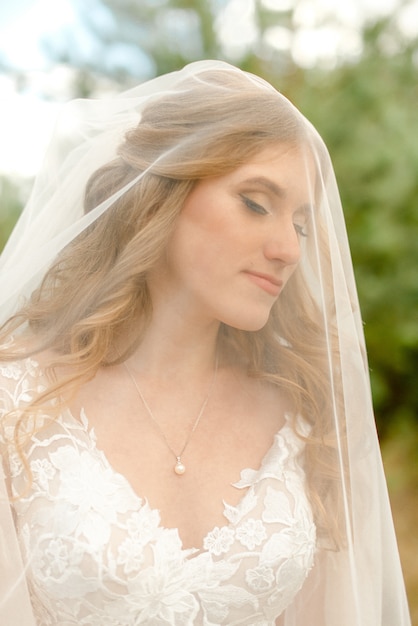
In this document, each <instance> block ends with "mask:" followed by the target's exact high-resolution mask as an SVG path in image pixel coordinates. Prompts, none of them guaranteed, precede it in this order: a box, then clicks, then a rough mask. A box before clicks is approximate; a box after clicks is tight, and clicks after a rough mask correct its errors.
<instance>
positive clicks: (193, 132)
mask: <svg viewBox="0 0 418 626" xmlns="http://www.w3.org/2000/svg"><path fill="white" fill-rule="evenodd" d="M225 87H226V89H225ZM309 132H310V131H309V127H308V125H305V124H304V123H301V116H300V114H299V113H297V112H296V110H295V109H294V107H293V106H292V105H291V104H290V103H289V102H288V101H287V100H286V99H285V98H282V97H281V96H280V95H279V94H278V93H277V92H276V91H275V90H274V89H273V88H272V87H270V86H267V85H266V84H264V83H260V82H259V81H257V80H253V79H249V78H248V77H247V76H246V75H245V74H243V73H234V74H231V73H225V72H222V71H207V72H204V73H202V75H199V79H198V80H196V79H185V81H184V83H183V84H182V85H180V86H179V89H178V91H177V93H176V94H175V95H173V94H172V93H171V94H170V93H169V94H168V95H166V96H164V97H161V98H159V99H155V100H154V101H151V102H150V104H149V105H148V106H147V107H146V108H145V109H144V111H143V113H142V117H141V120H140V122H139V124H138V125H137V126H136V127H135V128H132V129H131V130H129V131H128V132H127V133H126V136H125V140H124V141H123V143H122V144H121V145H120V147H119V149H118V156H117V157H116V159H114V160H113V161H111V162H110V163H107V164H106V165H104V166H103V167H101V168H99V169H98V170H97V171H96V172H95V173H94V174H93V175H92V176H91V177H90V179H89V181H88V183H87V186H86V190H85V211H87V212H88V211H90V210H92V209H93V208H94V207H95V206H97V205H98V204H99V203H100V202H102V201H103V200H105V199H106V198H109V197H110V196H111V195H112V194H113V193H114V192H116V191H118V190H119V189H122V188H123V187H124V186H125V185H127V184H128V183H129V182H130V181H133V180H134V179H135V178H136V177H138V175H139V174H140V173H141V172H144V175H143V176H142V177H141V178H140V179H139V180H138V182H136V183H135V184H134V185H133V186H132V187H131V188H130V189H129V190H128V191H126V192H125V193H124V194H122V196H121V197H120V198H119V199H118V200H116V201H115V202H114V203H113V205H112V207H111V208H109V209H108V210H107V212H105V213H104V214H103V215H102V216H101V217H99V218H98V219H97V220H96V221H95V222H93V224H92V225H91V226H89V227H88V228H87V229H86V230H85V231H84V232H83V233H82V234H81V235H79V236H78V237H77V238H76V239H74V241H73V242H72V243H70V244H69V245H68V246H67V247H66V248H65V249H64V250H63V251H62V252H61V254H60V255H59V257H58V258H57V259H56V261H55V263H54V264H53V266H52V267H51V268H50V269H49V271H48V272H47V273H46V275H45V277H44V279H43V281H42V284H41V285H40V286H39V288H38V289H36V291H34V293H33V294H32V296H31V298H30V300H29V302H28V303H27V305H26V306H24V307H23V308H22V309H21V310H20V311H19V312H18V314H16V315H15V316H14V317H13V318H11V319H10V320H9V322H8V323H7V324H6V325H5V326H4V327H3V329H2V332H1V336H3V337H5V336H8V335H9V334H10V333H11V332H14V331H15V330H16V329H18V328H19V327H20V326H22V325H27V326H28V327H29V328H30V331H31V336H32V339H33V340H34V344H33V345H34V347H32V348H31V350H30V353H31V354H34V353H36V352H40V351H42V350H45V349H52V350H54V352H55V353H56V354H57V357H56V359H55V360H54V363H51V368H52V369H53V368H54V367H56V366H58V365H67V366H68V365H69V366H72V368H70V369H71V372H72V373H71V374H70V375H69V376H68V377H67V378H66V379H60V380H58V381H55V382H51V385H50V387H49V388H48V389H47V390H46V391H45V392H44V393H42V394H40V395H39V396H38V397H37V398H35V399H34V400H33V401H32V402H31V404H30V405H29V406H28V407H26V408H25V409H23V410H22V411H21V415H20V417H19V422H18V426H19V424H22V423H23V422H24V420H25V419H26V418H27V417H28V416H29V415H30V413H31V412H33V411H34V410H36V409H38V408H40V407H42V406H47V405H48V403H50V402H51V400H57V399H62V398H64V397H65V395H66V394H68V393H70V392H74V391H75V390H76V389H77V388H79V386H81V385H82V384H83V383H84V382H86V381H87V380H88V379H90V378H92V377H93V376H94V375H95V373H96V372H97V370H98V368H99V367H101V366H106V365H110V364H115V363H117V362H120V361H123V360H125V359H126V358H127V357H128V355H129V354H130V353H131V352H132V351H133V350H134V349H135V347H136V346H137V345H138V343H140V341H141V336H142V333H143V332H144V331H145V329H146V326H147V323H148V320H149V319H150V316H151V315H152V303H151V299H150V296H149V292H148V287H147V274H148V272H149V271H150V270H151V269H152V268H153V267H154V265H155V263H156V262H157V261H158V260H159V259H160V256H161V253H162V251H163V250H164V248H165V245H166V243H167V241H168V239H169V237H170V235H171V233H172V230H173V227H174V225H175V222H176V217H177V216H178V214H179V212H180V211H181V209H182V206H183V204H184V202H185V199H186V198H187V196H188V194H189V193H190V191H191V189H192V187H193V185H194V184H195V183H196V181H198V180H201V179H203V178H208V177H213V176H219V175H222V174H224V173H226V172H228V171H232V170H234V169H236V168H237V167H239V166H240V165H242V164H244V163H246V162H247V161H248V160H249V159H251V157H253V156H254V155H256V154H257V153H259V152H260V151H261V150H263V149H264V148H265V147H266V146H267V145H272V144H277V143H278V142H285V143H296V142H297V143H302V142H303V141H304V140H305V139H307V137H308V133H309ZM309 141H313V138H312V136H309ZM318 149H319V148H318ZM308 293H309V290H308V288H307V286H306V285H305V283H304V279H303V277H302V275H301V273H300V272H298V271H296V274H295V275H294V277H293V278H292V280H291V281H290V283H289V285H288V286H287V287H286V290H285V292H284V294H283V295H282V296H281V297H280V299H279V300H278V301H277V302H276V304H275V306H274V307H273V310H272V313H271V316H270V319H269V321H268V323H267V325H266V326H265V327H264V328H263V329H262V330H260V331H258V332H252V333H250V332H245V331H241V330H237V329H233V328H229V327H226V326H222V327H221V330H220V334H219V341H220V343H221V347H222V345H223V346H227V348H228V350H227V352H228V354H229V355H230V357H231V358H233V359H236V360H237V362H239V363H241V364H245V366H246V367H247V370H248V372H249V373H250V374H251V375H253V376H258V377H263V378H265V379H268V380H269V381H271V382H272V383H274V384H276V385H280V386H282V387H283V388H285V389H286V391H287V393H289V394H290V395H291V397H292V399H293V404H294V406H295V414H296V413H301V414H302V415H304V416H306V418H307V420H308V421H309V422H310V423H311V432H310V435H309V436H307V437H306V441H307V445H306V454H305V465H306V471H307V481H308V491H309V493H310V495H311V501H312V504H313V508H314V512H315V518H316V523H317V527H318V528H319V529H326V530H324V533H326V534H327V536H328V537H330V538H332V539H333V540H334V541H336V537H337V535H338V514H337V509H338V507H336V506H335V499H336V493H337V491H338V488H337V486H336V476H337V469H336V453H335V441H334V440H333V438H332V437H331V433H332V432H333V431H334V430H335V427H334V424H333V419H334V418H333V415H332V406H331V401H330V397H329V394H330V391H329V386H328V385H327V380H328V377H329V361H328V356H327V351H326V347H325V338H324V333H323V320H322V316H321V313H320V311H319V309H318V307H317V306H316V305H315V303H314V302H313V301H309V300H308V296H307V294H308ZM74 294H77V296H76V297H74ZM138 320H139V321H140V324H139V325H138ZM130 328H132V329H133V328H135V335H136V340H135V341H134V342H129V343H126V342H125V343H124V339H125V338H126V336H127V334H128V331H129V329H130ZM1 336H0V339H1ZM283 339H285V341H283ZM23 341H24V339H23ZM121 342H122V346H123V348H122V349H120V345H121ZM18 343H19V342H17V343H16V344H15V346H17V345H18ZM21 345H22V344H21ZM21 345H20V346H19V347H18V348H17V347H11V348H7V349H4V350H2V354H1V356H2V358H3V360H5V359H11V358H16V355H17V354H19V356H21ZM117 345H118V346H119V349H118V350H116V346H117ZM26 353H27V354H29V351H28V350H27V351H26ZM306 355H308V358H307V357H306ZM321 373H322V375H321ZM67 397H68V396H67ZM62 402H64V400H62ZM49 406H50V405H49ZM61 406H62V404H61ZM50 410H52V409H50ZM295 428H296V426H295ZM333 500H334V505H333V508H334V510H335V511H336V512H335V515H333V514H332V513H330V510H329V508H328V511H327V501H333Z"/></svg>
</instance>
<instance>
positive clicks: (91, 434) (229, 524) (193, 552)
mask: <svg viewBox="0 0 418 626" xmlns="http://www.w3.org/2000/svg"><path fill="white" fill-rule="evenodd" d="M65 412H66V413H67V414H68V416H69V417H70V419H71V421H72V422H74V423H75V424H77V426H78V427H80V428H81V429H82V431H83V432H84V434H85V435H86V436H87V437H88V439H89V442H90V443H91V444H92V447H93V449H94V451H95V452H96V453H97V454H98V455H99V456H100V459H101V460H102V462H103V463H104V464H105V466H106V468H107V469H108V470H109V471H110V472H111V473H112V474H113V475H114V476H115V477H117V478H118V480H122V482H123V484H124V485H125V487H126V488H127V489H128V490H129V492H130V494H131V496H132V497H133V500H134V501H135V502H136V507H135V510H136V511H139V510H140V509H141V508H142V507H143V506H144V503H146V504H147V505H148V507H149V511H150V513H151V514H152V513H154V514H155V513H156V514H157V515H158V520H159V522H158V527H159V528H160V529H161V530H162V531H169V532H173V531H174V532H176V534H177V538H178V540H179V542H180V545H181V551H182V553H183V554H184V555H185V557H186V558H196V557H198V556H200V555H202V554H207V553H209V550H207V549H205V547H204V544H205V540H206V538H207V537H208V536H209V535H210V534H211V533H212V532H213V531H214V530H215V529H217V528H228V529H231V528H233V527H234V526H235V525H236V523H237V522H233V521H230V520H229V519H228V517H227V515H226V511H227V508H228V507H229V508H231V509H235V510H240V509H242V508H243V507H244V505H245V502H246V500H247V499H248V498H249V497H250V496H252V495H253V493H254V488H255V484H256V481H254V483H253V484H252V485H249V486H248V488H247V490H246V491H245V493H244V494H243V495H242V497H241V498H240V500H239V501H238V503H237V504H235V505H230V504H228V502H227V501H226V500H225V499H222V503H223V505H224V509H223V511H222V515H223V517H224V519H225V522H226V523H225V524H223V525H221V526H220V525H219V524H216V525H215V526H213V527H212V528H211V529H210V530H209V531H208V532H207V533H206V534H205V535H204V536H203V537H202V540H201V547H200V548H198V547H195V546H193V547H190V548H189V547H185V545H184V541H183V539H182V536H181V533H180V529H179V528H176V527H170V526H163V524H162V523H161V510H160V509H159V508H156V507H151V506H150V505H149V503H148V499H147V497H146V496H140V495H139V494H138V493H137V491H136V490H135V489H134V488H133V486H132V484H131V481H130V480H129V478H128V477H127V476H125V474H123V473H122V472H119V471H118V470H117V469H116V468H115V467H114V466H113V464H112V463H111V462H110V461H109V459H108V457H107V455H106V453H105V452H104V451H103V450H102V449H101V448H100V447H99V446H98V445H97V438H96V434H95V431H94V427H92V426H90V424H89V420H88V416H87V413H86V411H85V410H84V408H83V407H82V408H81V409H80V418H79V419H77V418H76V417H75V416H74V415H73V413H72V411H71V410H70V409H69V408H67V409H66V411H65ZM287 428H289V417H288V415H287V414H285V415H284V422H283V424H282V425H281V427H280V428H279V429H278V430H277V432H276V433H275V434H274V437H273V443H272V444H271V446H270V447H269V448H268V450H267V451H266V453H265V454H264V455H263V457H262V459H261V461H260V464H259V467H258V468H257V469H254V468H250V467H245V468H244V469H242V470H241V471H240V472H239V475H240V480H242V477H243V475H244V474H245V473H246V472H253V473H254V475H255V476H257V475H258V474H259V472H260V471H261V470H262V468H263V466H264V465H265V463H266V460H267V459H268V457H269V456H270V455H271V454H272V453H273V451H274V450H275V449H276V448H277V445H278V435H279V434H280V433H282V432H283V430H285V429H287ZM238 482H239V481H237V482H236V483H231V485H232V486H233V487H235V488H236V489H245V487H239V486H238Z"/></svg>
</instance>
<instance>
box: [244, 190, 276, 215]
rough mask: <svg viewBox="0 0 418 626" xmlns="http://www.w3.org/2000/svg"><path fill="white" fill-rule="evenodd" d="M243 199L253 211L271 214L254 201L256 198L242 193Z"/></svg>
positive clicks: (260, 213)
mask: <svg viewBox="0 0 418 626" xmlns="http://www.w3.org/2000/svg"><path fill="white" fill-rule="evenodd" d="M241 200H242V201H243V202H244V204H245V206H246V207H247V208H248V209H250V211H253V213H258V214H259V215H270V213H269V211H267V210H266V209H265V208H264V207H263V206H261V204H258V203H257V202H254V200H251V199H250V198H247V196H243V195H241Z"/></svg>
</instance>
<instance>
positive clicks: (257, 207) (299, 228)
mask: <svg viewBox="0 0 418 626" xmlns="http://www.w3.org/2000/svg"><path fill="white" fill-rule="evenodd" d="M240 197H241V200H242V201H243V203H244V205H245V206H246V207H247V209H249V210H250V211H251V212H252V213H257V214H258V215H271V213H270V211H268V210H267V209H265V208H264V207H263V206H262V205H261V204H258V202H254V200H251V198H248V197H247V196H244V195H240ZM294 227H295V231H296V232H297V234H298V235H299V236H300V237H307V236H308V233H307V232H306V231H305V227H304V225H302V224H294Z"/></svg>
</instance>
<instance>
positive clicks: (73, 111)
mask: <svg viewBox="0 0 418 626" xmlns="http://www.w3.org/2000/svg"><path fill="white" fill-rule="evenodd" d="M196 94H197V95H196ZM237 94H238V95H239V99H240V101H241V105H240V106H241V107H242V108H243V110H245V108H246V107H248V121H247V124H246V127H245V125H243V126H242V127H241V129H240V131H239V132H238V131H236V130H235V129H234V127H233V122H232V121H231V120H233V115H232V114H231V111H232V110H233V107H234V106H236V104H235V103H236V97H237ZM196 102H197V103H198V105H197V104H196ZM215 103H216V104H215ZM257 103H258V104H259V106H260V107H261V108H260V113H259V115H258V118H257V115H252V114H250V113H251V110H250V107H257V106H258V104H257ZM215 106H216V115H217V119H218V122H217V123H215V124H214V123H209V120H210V119H211V116H213V110H214V107H215ZM150 116H151V117H152V116H154V117H152V119H153V120H154V122H153V123H156V122H155V120H157V121H158V125H159V134H158V136H156V135H155V133H154V129H153V127H152V124H151V122H150ZM228 116H229V117H228ZM181 117H182V118H183V119H182V120H181V124H180V122H179V120H180V118H181ZM281 117H284V118H286V124H285V125H284V126H283V128H281V129H280V131H277V132H276V125H277V126H279V124H280V118H281ZM173 120H174V122H173ZM138 124H139V125H141V124H142V125H143V129H144V131H143V135H142V144H141V145H140V146H139V147H138V151H137V153H135V154H133V153H131V152H129V150H128V149H127V148H126V145H125V144H124V138H125V135H126V133H127V131H129V130H130V129H132V128H135V127H136V126H137V125H138ZM228 124H229V126H228ZM228 133H229V135H230V138H232V140H231V142H230V146H232V148H231V153H230V155H229V158H230V163H231V168H234V167H237V164H240V163H245V160H246V159H248V158H250V157H251V154H253V153H254V150H256V149H261V147H262V146H263V145H264V144H266V143H269V142H270V144H273V143H274V142H277V141H284V142H296V143H297V144H298V145H299V146H300V148H301V150H302V152H303V154H304V158H305V161H306V177H307V181H308V187H309V189H310V195H311V198H310V206H311V209H310V211H309V217H308V218H307V226H306V228H307V229H308V236H307V237H302V238H301V246H302V255H301V260H300V262H299V265H298V268H297V272H295V275H294V278H292V287H291V286H290V284H289V290H288V287H286V289H285V291H284V292H283V294H282V295H281V296H280V298H279V300H278V306H277V308H276V310H275V313H274V315H275V317H276V322H277V323H276V322H275V323H276V326H274V327H272V329H270V330H271V332H270V334H268V333H267V332H266V333H265V336H264V339H263V341H264V345H265V346H266V345H267V348H268V349H267V348H266V349H264V351H261V354H260V355H259V362H260V363H261V365H260V368H261V369H262V370H263V371H265V372H267V373H268V374H269V375H272V366H271V360H272V359H273V360H274V352H275V351H280V350H282V351H286V350H287V352H290V353H292V354H290V356H289V358H290V359H292V358H293V355H297V358H298V362H302V361H303V363H306V368H308V369H309V371H310V372H313V374H312V373H311V374H310V375H309V376H310V378H309V380H310V381H311V383H310V385H311V386H310V390H309V395H310V398H311V399H310V400H309V401H306V402H305V403H304V402H302V408H305V409H306V410H308V409H309V407H311V408H312V407H314V406H316V410H317V415H319V419H320V421H321V420H323V424H322V426H321V427H319V426H318V425H317V422H316V420H315V419H314V417H313V416H311V422H312V423H311V433H310V435H308V436H307V437H306V438H307V440H308V443H309V446H310V447H309V450H311V453H310V457H309V458H310V461H309V462H310V465H307V470H306V471H307V472H308V473H309V472H310V470H309V467H310V468H311V470H312V473H311V474H309V476H310V483H309V490H310V493H311V496H312V502H313V507H314V510H316V511H317V516H318V521H317V530H318V539H317V543H318V546H317V555H316V559H315V564H314V566H313V568H312V570H311V571H310V573H309V574H308V577H307V579H306V581H305V583H304V585H303V587H302V589H301V590H300V592H299V593H298V594H297V596H296V597H295V599H294V600H293V601H292V602H291V604H290V605H289V606H288V607H287V609H286V610H285V612H284V614H283V615H282V618H281V619H282V620H283V621H282V622H279V623H280V624H283V626H302V625H303V626H306V625H307V624H315V626H378V625H379V626H395V625H396V626H408V624H410V621H409V614H408V607H407V601H406V596H405V590H404V583H403V577H402V571H401V566H400V561H399V555H398V550H397V545H396V539H395V534H394V529H393V523H392V517H391V512H390V505H389V500H388V494H387V488H386V482H385V478H384V473H383V467H382V462H381V456H380V451H379V444H378V438H377V434H376V429H375V422H374V417H373V409H372V403H371V393H370V386H369V376H368V365H367V357H366V349H365V343H364V337H363V328H362V321H361V315H360V309H359V304H358V299H357V293H356V286H355V280H354V274H353V267H352V262H351V257H350V251H349V244H348V240H347V234H346V230H345V222H344V216H343V212H342V208H341V203H340V198H339V193H338V187H337V184H336V181H335V177H334V173H333V168H332V164H331V161H330V158H329V156H328V153H327V150H326V148H325V146H324V144H323V142H322V140H321V138H320V137H319V135H318V134H317V132H316V131H315V129H314V128H313V127H312V125H311V124H310V123H309V122H308V121H307V120H306V119H305V118H304V117H303V116H302V115H301V113H299V111H297V109H296V108H295V107H294V106H293V105H292V104H291V103H290V102H289V101H288V100H286V98H284V96H282V95H281V94H280V93H278V92H277V91H276V90H275V89H274V88H273V87H272V86H271V85H269V84H268V83H266V82H265V81H263V80H262V79H260V78H258V77H256V76H253V75H251V74H248V73H245V72H242V71H241V70H238V69H237V68H234V67H232V66H230V65H228V64H226V63H223V62H221V61H202V62H197V63H192V64H190V65H188V66H186V67H185V68H184V69H183V70H181V71H179V72H174V73H172V74H168V75H165V76H161V77H158V78H155V79H153V80H151V81H149V82H147V83H145V84H143V85H140V86H138V87H136V88H134V89H131V90H129V91H127V92H125V93H122V94H120V95H118V96H116V97H112V98H108V99H102V100H76V101H73V102H70V103H68V104H67V105H66V106H65V107H64V108H63V110H62V112H61V113H60V116H59V118H58V120H57V123H56V127H55V131H54V135H53V138H52V142H51V144H50V147H49V149H48V151H47V153H46V156H45V159H44V162H43V165H42V168H41V171H40V173H39V175H38V177H37V179H36V182H35V184H34V188H33V191H32V194H31V196H30V199H29V201H28V203H27V206H26V207H25V209H24V211H23V214H22V216H21V218H20V220H19V222H18V224H17V226H16V228H15V230H14V232H13V233H12V235H11V237H10V238H9V241H8V243H7V245H6V247H5V250H4V252H3V254H2V256H1V258H0V323H1V324H4V323H6V322H7V320H9V319H10V318H11V316H13V315H15V314H17V313H19V311H21V310H22V307H25V306H26V303H27V302H28V301H29V300H30V298H31V294H33V293H36V292H37V291H39V288H40V286H41V285H42V283H43V281H44V278H45V276H46V275H47V272H48V270H49V268H51V266H53V265H54V263H56V260H57V259H60V258H63V257H62V255H64V258H65V255H66V254H67V251H71V247H72V245H73V244H74V243H77V242H78V241H79V240H80V237H83V236H84V235H85V234H88V233H89V232H91V230H92V229H94V227H95V225H96V224H99V223H100V221H101V220H102V219H103V218H105V217H106V215H107V214H110V213H111V212H112V210H114V208H115V207H117V206H119V205H120V203H121V201H123V199H124V197H130V194H131V195H133V194H135V190H136V189H137V187H138V185H140V184H141V183H142V182H143V181H145V182H146V181H147V180H148V177H150V176H151V177H155V176H157V177H163V178H164V179H168V180H171V179H176V180H184V181H187V180H199V179H200V178H202V177H203V176H208V175H213V176H216V175H221V174H222V173H223V168H225V159H224V154H223V153H224V152H225V148H224V145H225V144H224V143H223V142H224V139H225V135H226V134H228ZM243 144H244V147H243ZM245 144H248V146H247V147H246V146H245ZM234 145H237V146H238V147H237V154H235V152H234V148H233V146H234ZM254 145H255V146H259V148H254V147H253V146H254ZM121 146H122V148H121ZM124 146H125V147H124ZM196 146H200V147H201V151H202V153H205V154H204V156H205V159H206V162H209V161H210V163H211V172H210V174H207V173H205V171H204V170H203V165H201V163H200V161H199V158H197V156H196V154H198V153H199V152H198V151H196ZM238 148H239V151H240V152H239V154H238ZM245 150H247V152H246V153H245ZM220 151H223V153H222V152H220ZM251 151H252V152H251ZM220 154H222V156H223V161H222V164H220ZM202 160H203V157H202ZM312 162H313V164H314V166H313V169H314V175H312V174H311V170H312V167H311V165H310V164H312ZM108 164H113V165H112V167H114V168H116V169H118V168H119V169H118V171H119V170H120V171H122V170H123V172H124V173H123V176H122V175H121V176H120V177H119V178H118V179H116V178H115V180H113V181H111V182H110V183H109V185H108V187H107V189H104V191H100V192H98V193H97V194H96V196H94V194H93V197H95V198H96V199H95V201H94V202H93V203H92V204H91V205H90V206H89V207H88V210H86V209H85V190H86V187H88V185H90V182H89V181H91V177H92V176H93V175H94V173H95V172H97V171H98V170H99V168H104V170H103V171H104V172H106V167H107V165H108ZM112 171H113V170H112ZM115 171H116V170H115ZM109 176H110V174H109V173H108V175H107V177H106V176H104V177H102V178H101V179H100V180H101V181H102V183H103V181H105V180H106V181H108V180H109ZM154 210H155V211H156V209H155V207H154V209H153V211H154ZM147 219H148V218H147ZM152 219H153V214H150V216H149V220H150V223H151V221H152ZM174 219H175V215H174V213H173V214H172V215H171V216H168V217H167V220H168V221H170V220H171V221H173V220H174ZM144 228H145V227H144ZM144 241H145V240H144ZM157 244H158V245H157V250H155V249H152V250H150V251H149V258H152V256H153V255H154V256H155V254H156V253H157V252H158V253H161V250H162V249H163V248H162V246H163V245H164V240H163V235H162V234H161V240H160V241H157ZM144 245H145V244H144ZM154 245H155V243H154ZM102 280H103V281H104V282H105V281H106V280H107V278H106V276H104V277H103V278H102ZM109 281H110V278H109ZM105 286H106V285H105ZM71 298H72V299H74V298H77V295H75V294H72V296H71ZM71 298H69V300H68V306H70V305H71V301H72V300H71ZM86 298H87V295H86ZM86 302H87V300H86ZM90 304H91V303H90ZM16 319H17V318H16ZM22 319H23V318H22ZM312 320H315V324H313V322H312ZM311 322H312V323H311ZM26 330H27V323H26V322H25V320H23V321H22V323H21V324H20V325H19V323H16V324H14V333H15V334H17V335H19V334H20V333H24V332H25V331H26ZM48 332H49V331H48ZM310 337H311V338H312V341H314V342H316V345H315V344H314V343H312V342H310V341H309V338H310ZM230 345H232V342H231V344H230ZM231 349H232V348H231ZM272 354H273V356H272ZM0 360H1V358H0ZM289 362H290V361H289ZM318 364H320V365H318ZM317 367H319V369H317V370H316V368H317ZM315 370H316V371H317V379H318V380H315ZM281 377H282V379H283V378H286V372H284V373H281ZM300 384H301V386H302V387H303V381H302V382H301V383H300ZM301 394H302V396H301V397H302V398H305V395H306V394H305V392H303V391H302V392H301ZM304 394H305V395H304ZM315 394H318V397H315ZM312 398H313V399H312ZM0 409H1V398H0ZM308 417H309V416H308ZM308 421H309V419H308ZM301 436H302V435H301ZM0 450H1V448H0ZM4 466H5V467H7V464H6V462H4ZM319 468H320V469H319ZM0 469H1V464H0ZM6 482H7V481H5V478H4V476H3V475H0V515H1V518H0V549H1V551H2V552H1V554H2V566H1V569H0V622H1V623H2V624H3V623H4V624H13V625H14V626H15V625H16V626H17V625H19V624H21V625H22V626H32V625H34V624H36V621H35V618H34V616H33V615H32V611H31V600H30V598H29V594H28V590H27V587H26V583H25V568H26V566H27V564H25V563H24V562H23V560H22V556H21V554H20V550H19V538H18V537H16V533H15V530H14V522H13V514H12V508H13V507H12V505H11V506H10V505H9V502H8V499H7V484H6ZM308 482H309V481H308Z"/></svg>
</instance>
